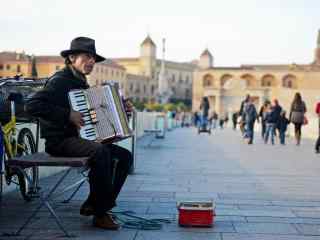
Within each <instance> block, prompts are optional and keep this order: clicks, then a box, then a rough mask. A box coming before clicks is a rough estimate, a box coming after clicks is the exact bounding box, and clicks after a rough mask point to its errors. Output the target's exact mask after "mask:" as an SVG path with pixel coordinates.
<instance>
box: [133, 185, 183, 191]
mask: <svg viewBox="0 0 320 240" xmlns="http://www.w3.org/2000/svg"><path fill="white" fill-rule="evenodd" d="M139 191H146V192H148V191H149V192H150V191H153V192H189V188H188V187H184V186H179V185H175V184H167V185H164V184H162V185H158V184H157V185H155V184H142V185H141V186H140V188H139Z"/></svg>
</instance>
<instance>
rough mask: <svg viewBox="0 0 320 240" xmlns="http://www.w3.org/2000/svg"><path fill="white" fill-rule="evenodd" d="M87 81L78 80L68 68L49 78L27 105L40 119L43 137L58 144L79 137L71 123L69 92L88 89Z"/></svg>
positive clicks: (27, 108) (33, 114)
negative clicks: (66, 139)
mask: <svg viewBox="0 0 320 240" xmlns="http://www.w3.org/2000/svg"><path fill="white" fill-rule="evenodd" d="M87 88H89V85H88V83H87V82H86V81H84V80H83V79H80V78H76V77H75V76H74V74H73V73H72V71H71V70H70V69H69V68H68V67H66V68H64V69H62V70H61V71H59V72H57V73H55V74H54V75H53V76H52V77H51V78H49V80H48V82H47V83H46V85H45V87H44V88H43V89H42V90H40V91H38V92H37V93H35V94H34V95H33V96H32V97H31V99H30V100H29V101H28V102H27V104H26V111H27V112H28V113H29V114H30V115H32V116H34V117H36V118H40V126H41V137H43V138H45V139H46V145H47V144H48V143H49V144H50V143H52V144H57V143H59V142H61V141H62V140H63V139H65V138H68V137H74V136H79V132H78V130H77V128H76V126H75V125H74V124H72V123H71V122H70V121H69V116H70V105H69V99H68V92H69V91H70V90H72V89H87Z"/></svg>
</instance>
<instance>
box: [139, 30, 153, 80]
mask: <svg viewBox="0 0 320 240" xmlns="http://www.w3.org/2000/svg"><path fill="white" fill-rule="evenodd" d="M156 51H157V47H156V45H155V43H154V42H153V41H152V39H151V38H150V36H149V35H148V36H147V37H146V39H145V40H144V41H143V42H142V43H141V45H140V73H141V75H144V76H147V77H150V78H155V77H156V76H155V67H156Z"/></svg>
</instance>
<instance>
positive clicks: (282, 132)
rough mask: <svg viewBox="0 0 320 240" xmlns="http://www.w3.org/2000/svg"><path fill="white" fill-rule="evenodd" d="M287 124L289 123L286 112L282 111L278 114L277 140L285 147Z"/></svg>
mask: <svg viewBox="0 0 320 240" xmlns="http://www.w3.org/2000/svg"><path fill="white" fill-rule="evenodd" d="M289 123H290V121H289V119H288V118H287V117H286V111H284V110H282V111H281V114H280V118H279V121H278V129H279V138H280V144H281V145H285V140H286V131H287V128H288V125H289Z"/></svg>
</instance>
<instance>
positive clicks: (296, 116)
mask: <svg viewBox="0 0 320 240" xmlns="http://www.w3.org/2000/svg"><path fill="white" fill-rule="evenodd" d="M306 112H307V107H306V104H305V102H304V101H303V100H302V97H301V94H300V93H298V92H297V93H296V94H295V95H294V99H293V101H292V103H291V108H290V114H289V120H290V122H291V123H293V124H294V135H295V139H296V145H297V146H298V145H300V142H301V128H302V125H303V122H304V118H305V113H306Z"/></svg>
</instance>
